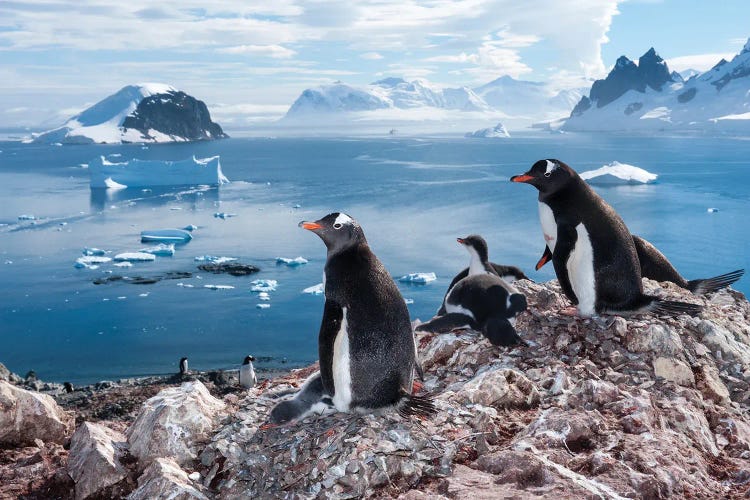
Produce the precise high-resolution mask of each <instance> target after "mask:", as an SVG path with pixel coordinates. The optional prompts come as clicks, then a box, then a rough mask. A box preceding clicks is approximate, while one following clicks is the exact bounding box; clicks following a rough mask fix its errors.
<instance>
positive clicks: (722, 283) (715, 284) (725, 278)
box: [687, 269, 745, 295]
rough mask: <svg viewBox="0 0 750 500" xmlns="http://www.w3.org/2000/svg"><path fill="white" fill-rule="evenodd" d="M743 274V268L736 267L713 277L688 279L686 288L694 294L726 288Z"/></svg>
mask: <svg viewBox="0 0 750 500" xmlns="http://www.w3.org/2000/svg"><path fill="white" fill-rule="evenodd" d="M744 274H745V270H744V269H737V270H736V271H732V272H731V273H726V274H722V275H720V276H714V277H713V278H706V279H702V280H690V281H688V286H687V288H688V290H690V291H691V292H693V293H694V294H696V295H702V294H704V293H713V292H715V291H717V290H721V289H722V288H726V287H728V286H729V285H731V284H732V283H734V282H735V281H737V280H739V279H740V278H742V276H743V275H744Z"/></svg>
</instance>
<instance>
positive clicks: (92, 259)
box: [73, 255, 112, 269]
mask: <svg viewBox="0 0 750 500" xmlns="http://www.w3.org/2000/svg"><path fill="white" fill-rule="evenodd" d="M111 260H112V259H111V258H109V257H102V256H100V255H86V256H83V257H78V258H77V259H76V262H75V264H73V265H74V266H75V267H77V268H78V269H83V268H87V269H97V268H98V267H99V266H98V265H97V264H105V263H107V262H109V261H111Z"/></svg>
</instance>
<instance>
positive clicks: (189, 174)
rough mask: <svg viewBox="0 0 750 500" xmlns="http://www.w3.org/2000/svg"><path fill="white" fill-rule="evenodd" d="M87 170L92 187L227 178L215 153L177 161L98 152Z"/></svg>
mask: <svg viewBox="0 0 750 500" xmlns="http://www.w3.org/2000/svg"><path fill="white" fill-rule="evenodd" d="M111 156H112V155H110V158H111ZM89 174H90V175H91V181H90V185H91V187H92V188H110V189H111V188H113V187H143V186H180V185H184V184H209V185H221V184H226V183H227V182H229V179H227V178H226V177H225V176H224V174H223V173H222V171H221V164H220V162H219V157H218V156H214V157H212V158H196V157H195V156H193V157H192V158H189V159H187V160H180V161H161V160H138V159H133V160H129V161H125V162H119V163H115V162H111V161H109V160H108V159H107V158H105V157H103V156H100V157H98V158H95V159H94V160H92V161H90V162H89Z"/></svg>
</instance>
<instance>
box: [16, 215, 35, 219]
mask: <svg viewBox="0 0 750 500" xmlns="http://www.w3.org/2000/svg"><path fill="white" fill-rule="evenodd" d="M18 220H36V216H34V215H28V214H23V215H19V216H18Z"/></svg>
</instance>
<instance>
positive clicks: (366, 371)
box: [271, 213, 435, 423]
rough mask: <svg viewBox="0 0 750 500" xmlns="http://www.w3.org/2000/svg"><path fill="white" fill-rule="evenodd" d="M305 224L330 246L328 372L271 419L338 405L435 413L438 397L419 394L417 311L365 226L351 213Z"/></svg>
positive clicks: (325, 333) (323, 331)
mask: <svg viewBox="0 0 750 500" xmlns="http://www.w3.org/2000/svg"><path fill="white" fill-rule="evenodd" d="M299 225H300V227H303V228H305V229H307V230H309V231H312V232H314V233H315V234H317V235H318V236H319V237H320V238H321V239H322V240H323V243H325V245H326V247H327V249H328V255H327V259H326V265H325V274H324V286H325V299H326V300H325V306H324V308H323V321H322V323H321V326H320V334H319V337H318V354H319V357H320V372H317V373H315V374H314V375H312V376H311V377H310V378H309V379H308V380H307V381H306V382H305V384H304V385H303V387H302V389H301V390H300V391H299V392H298V393H297V395H296V396H295V397H294V398H293V399H291V400H287V401H282V402H281V403H279V404H278V405H276V407H275V408H274V409H273V410H272V411H271V421H272V422H273V423H283V422H288V421H290V420H294V419H299V418H301V417H303V416H305V415H306V414H308V413H310V412H312V411H317V412H320V411H323V410H325V409H326V407H330V406H333V407H335V409H336V410H338V411H342V412H348V411H351V410H358V411H362V412H368V411H372V410H377V409H381V408H388V407H395V408H397V409H398V411H399V413H401V414H402V415H404V416H411V415H418V416H427V415H430V414H432V413H434V412H435V407H434V406H433V403H432V401H431V399H430V398H428V397H425V396H413V395H411V392H412V382H413V379H414V374H415V372H416V371H417V370H418V368H417V358H416V354H417V353H416V344H415V340H414V334H413V332H412V329H411V322H410V320H409V311H408V309H407V307H406V303H405V302H404V299H403V297H402V296H401V293H400V292H399V290H398V287H396V283H394V281H393V278H392V277H391V275H390V274H389V273H388V272H387V271H386V270H385V267H383V265H382V264H381V263H380V261H379V260H378V258H377V257H376V256H375V254H373V253H372V251H371V250H370V247H369V246H368V244H367V240H366V239H365V235H364V232H363V231H362V228H361V227H360V226H359V224H358V223H357V222H356V221H355V220H354V219H352V218H351V217H349V216H348V215H346V214H343V213H332V214H329V215H327V216H325V217H323V218H322V219H320V220H318V221H315V222H305V221H303V222H300V224H299Z"/></svg>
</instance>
